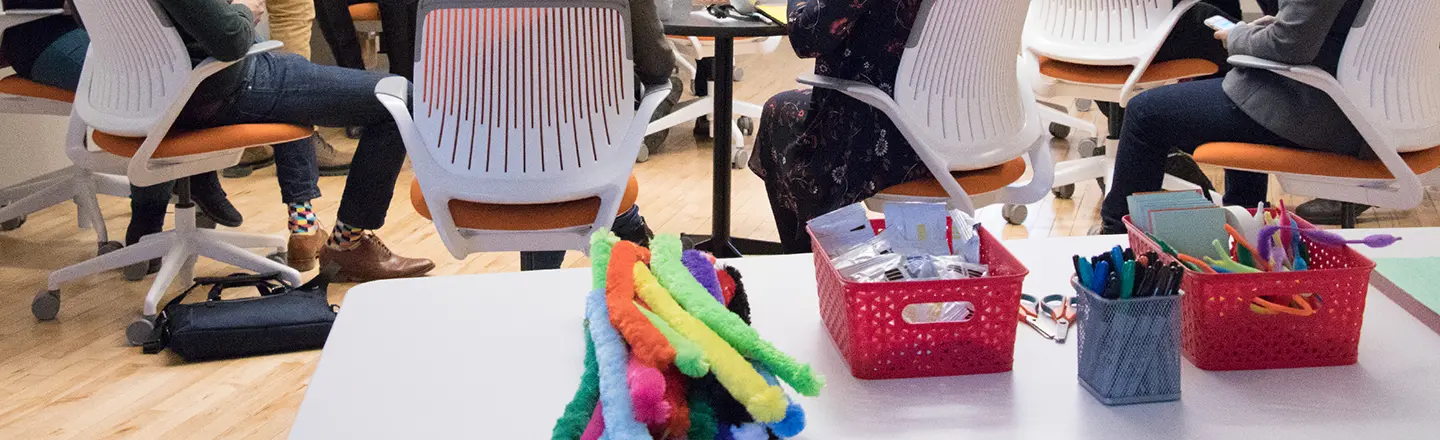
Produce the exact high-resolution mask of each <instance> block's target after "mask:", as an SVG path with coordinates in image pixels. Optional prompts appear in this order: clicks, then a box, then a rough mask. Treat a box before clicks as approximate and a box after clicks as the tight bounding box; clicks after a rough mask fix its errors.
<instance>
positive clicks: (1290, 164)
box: [1195, 0, 1440, 228]
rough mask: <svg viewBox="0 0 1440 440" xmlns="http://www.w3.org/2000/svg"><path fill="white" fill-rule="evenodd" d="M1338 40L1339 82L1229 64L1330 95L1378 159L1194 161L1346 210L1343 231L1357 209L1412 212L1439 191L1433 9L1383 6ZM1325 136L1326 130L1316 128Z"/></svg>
mask: <svg viewBox="0 0 1440 440" xmlns="http://www.w3.org/2000/svg"><path fill="white" fill-rule="evenodd" d="M1365 7H1366V8H1370V11H1369V13H1368V15H1367V14H1366V13H1364V12H1362V13H1361V16H1363V17H1366V18H1365V19H1363V20H1357V21H1356V24H1355V26H1354V27H1353V28H1352V29H1351V30H1350V35H1349V37H1347V39H1346V40H1345V47H1344V49H1342V52H1341V56H1340V67H1339V70H1338V72H1337V73H1336V75H1333V76H1332V75H1330V74H1329V73H1327V72H1325V71H1324V70H1321V69H1320V68H1317V67H1314V66H1292V65H1286V64H1281V63H1277V62H1274V61H1269V60H1264V59H1260V58H1256V57H1252V56H1232V57H1230V60H1229V61H1230V64H1233V65H1235V66H1237V67H1244V68H1251V69H1265V70H1269V71H1271V72H1275V73H1276V74H1279V75H1281V76H1284V77H1286V78H1289V79H1292V80H1295V81H1299V82H1300V83H1302V84H1305V85H1308V86H1311V87H1314V88H1316V89H1320V90H1321V91H1324V92H1325V93H1326V94H1328V95H1330V98H1331V99H1334V100H1335V103H1336V104H1337V105H1339V107H1340V109H1341V110H1342V111H1344V112H1345V116H1347V117H1348V118H1349V119H1350V122H1351V123H1352V124H1354V125H1355V128H1356V129H1357V130H1359V132H1360V134H1361V135H1362V136H1363V137H1364V138H1365V142H1366V143H1367V144H1369V148H1370V149H1371V150H1372V151H1373V152H1374V153H1375V156H1376V157H1377V159H1373V160H1361V159H1356V158H1353V157H1349V156H1341V155H1337V154H1329V153H1321V152H1317V151H1305V150H1297V149H1289V148H1281V147H1277V146H1271V145H1256V144H1240V143H1227V142H1221V143H1212V144H1206V145H1202V146H1200V148H1199V149H1197V150H1196V151H1195V160H1196V161H1197V162H1200V163H1208V164H1212V165H1216V166H1220V167H1223V168H1226V169H1234V170H1244V171H1254V172H1260V173H1270V174H1274V175H1275V176H1276V178H1278V180H1279V181H1280V184H1281V186H1282V187H1283V188H1284V189H1285V191H1286V192H1288V193H1291V194H1298V195H1304V196H1310V197H1321V198H1326V199H1330V200H1337V201H1341V202H1344V203H1345V205H1344V206H1345V207H1346V211H1348V212H1346V215H1344V216H1343V217H1344V223H1343V224H1342V225H1341V227H1343V228H1353V227H1355V217H1356V214H1358V209H1357V207H1356V206H1355V204H1357V203H1358V204H1365V205H1373V206H1377V207H1381V208H1393V209H1411V208H1414V207H1415V206H1416V205H1419V204H1420V202H1421V201H1422V200H1423V199H1424V197H1425V184H1426V183H1429V184H1434V183H1436V182H1437V181H1440V172H1437V171H1435V169H1436V168H1437V167H1440V147H1437V146H1440V76H1437V75H1436V74H1435V72H1436V70H1437V69H1440V28H1436V27H1435V23H1437V22H1440V2H1435V1H1433V0H1383V1H1370V2H1367V3H1366V4H1365ZM1317 129H1323V127H1317Z"/></svg>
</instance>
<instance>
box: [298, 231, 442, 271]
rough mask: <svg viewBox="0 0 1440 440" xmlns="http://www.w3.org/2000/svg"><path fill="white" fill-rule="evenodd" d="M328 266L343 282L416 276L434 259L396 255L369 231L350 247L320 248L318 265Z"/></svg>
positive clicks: (429, 265)
mask: <svg viewBox="0 0 1440 440" xmlns="http://www.w3.org/2000/svg"><path fill="white" fill-rule="evenodd" d="M331 265H334V266H336V269H338V270H336V272H335V278H334V280H335V281H336V282H342V283H359V282H364V281H374V280H386V279H391V278H408V277H417V276H420V275H424V274H425V273H426V272H429V271H430V270H431V269H434V268H435V262H433V261H430V260H427V259H424V258H405V257H402V256H399V255H395V253H394V252H390V248H388V247H385V243H381V242H380V237H376V236H375V234H368V233H367V234H365V237H363V238H361V239H360V243H359V244H357V245H355V247H353V248H350V249H349V250H343V251H338V250H335V249H334V248H331V247H329V246H326V247H325V248H324V249H321V250H320V267H323V268H325V269H326V270H330V266H331Z"/></svg>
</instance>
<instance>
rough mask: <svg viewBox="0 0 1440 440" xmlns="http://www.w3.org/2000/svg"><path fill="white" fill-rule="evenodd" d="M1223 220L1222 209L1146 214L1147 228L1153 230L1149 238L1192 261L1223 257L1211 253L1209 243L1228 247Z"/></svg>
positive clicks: (1228, 241)
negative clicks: (1148, 226)
mask: <svg viewBox="0 0 1440 440" xmlns="http://www.w3.org/2000/svg"><path fill="white" fill-rule="evenodd" d="M1225 218H1226V211H1225V208H1221V207H1218V206H1210V207H1208V208H1185V209H1165V210H1159V211H1151V212H1150V226H1151V227H1152V228H1153V229H1154V232H1152V235H1154V236H1155V238H1158V239H1161V240H1164V241H1165V243H1168V244H1169V245H1170V247H1171V248H1174V249H1175V251H1176V252H1180V253H1182V254H1186V255H1190V256H1192V257H1195V258H1202V257H1206V256H1208V257H1210V258H1215V259H1222V258H1224V257H1225V256H1224V255H1220V254H1219V253H1218V251H1216V250H1215V245H1214V244H1213V243H1214V241H1215V240H1220V243H1221V244H1222V245H1228V244H1229V243H1230V235H1229V234H1228V233H1226V232H1225ZM1131 219H1132V220H1133V219H1134V217H1131ZM1227 247H1228V246H1227Z"/></svg>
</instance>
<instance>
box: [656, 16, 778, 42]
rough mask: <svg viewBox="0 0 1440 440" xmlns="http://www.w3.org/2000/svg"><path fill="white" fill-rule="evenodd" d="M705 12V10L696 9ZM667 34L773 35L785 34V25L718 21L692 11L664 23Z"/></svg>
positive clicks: (691, 35) (735, 36) (705, 35)
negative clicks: (683, 16) (682, 16)
mask: <svg viewBox="0 0 1440 440" xmlns="http://www.w3.org/2000/svg"><path fill="white" fill-rule="evenodd" d="M696 12H698V13H701V14H705V12H704V10H703V9H702V10H699V11H696ZM664 24H665V34H666V35H681V36H687V37H721V38H741V37H771V36H777V35H785V33H786V29H785V26H784V25H778V24H775V23H771V22H770V21H769V20H765V21H744V20H735V19H728V20H725V21H723V22H721V21H716V20H714V19H712V18H710V17H708V16H698V15H696V14H695V13H691V14H690V15H688V16H686V17H685V18H682V19H679V20H671V21H667V22H665V23H664Z"/></svg>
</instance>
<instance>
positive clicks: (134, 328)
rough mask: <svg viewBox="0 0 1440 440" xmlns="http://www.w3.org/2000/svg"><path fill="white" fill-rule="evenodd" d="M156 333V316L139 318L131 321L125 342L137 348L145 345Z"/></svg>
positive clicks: (127, 327)
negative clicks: (152, 334)
mask: <svg viewBox="0 0 1440 440" xmlns="http://www.w3.org/2000/svg"><path fill="white" fill-rule="evenodd" d="M154 331H155V317H154V316H137V317H135V320H134V321H130V325H128V326H125V341H126V342H129V343H130V345H134V346H137V347H138V346H141V345H145V342H146V341H149V340H150V334H151V333H153V332H154Z"/></svg>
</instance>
